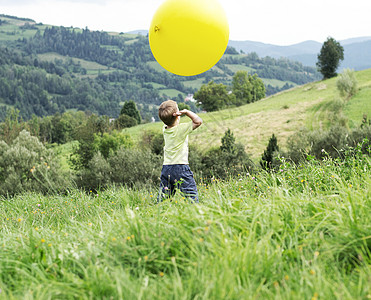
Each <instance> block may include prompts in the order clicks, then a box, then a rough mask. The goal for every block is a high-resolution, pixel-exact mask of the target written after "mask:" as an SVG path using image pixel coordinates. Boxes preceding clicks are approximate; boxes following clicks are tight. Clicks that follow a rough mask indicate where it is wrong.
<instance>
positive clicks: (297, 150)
mask: <svg viewBox="0 0 371 300" xmlns="http://www.w3.org/2000/svg"><path fill="white" fill-rule="evenodd" d="M364 139H366V140H367V141H366V142H364ZM368 141H371V126H363V127H360V128H355V129H353V130H351V131H349V130H347V129H346V127H344V126H340V125H335V126H333V127H331V128H330V129H329V130H327V131H321V130H317V131H313V132H309V131H307V130H301V131H299V132H297V133H296V134H294V135H293V136H291V137H290V138H289V140H288V143H287V145H288V149H289V150H288V152H287V153H285V155H284V156H286V157H288V158H290V159H291V160H292V161H293V162H295V163H299V162H301V161H303V160H305V159H306V158H307V156H308V155H311V156H313V157H315V158H317V159H323V158H324V156H330V157H331V158H343V157H344V154H343V153H344V150H346V149H348V148H349V147H356V146H357V145H358V144H362V152H363V153H364V154H369V152H368V147H369V145H370V142H368Z"/></svg>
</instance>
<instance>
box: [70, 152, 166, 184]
mask: <svg viewBox="0 0 371 300" xmlns="http://www.w3.org/2000/svg"><path fill="white" fill-rule="evenodd" d="M161 166H162V157H161V156H158V155H154V154H153V153H151V152H150V151H149V150H144V151H142V150H139V149H127V148H125V147H121V148H120V149H119V150H118V151H117V152H116V153H112V154H111V155H110V156H109V157H108V158H107V159H106V158H104V156H103V155H102V154H101V153H100V152H98V153H96V154H95V155H94V157H93V158H92V159H91V160H90V161H89V163H88V166H87V167H86V168H84V169H83V170H80V171H79V172H78V174H77V178H76V182H77V185H78V186H79V187H80V188H84V189H86V190H97V189H100V188H106V187H108V186H110V185H127V186H130V187H133V186H154V185H158V184H159V176H160V173H161Z"/></svg>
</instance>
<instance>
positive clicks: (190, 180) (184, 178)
mask: <svg viewBox="0 0 371 300" xmlns="http://www.w3.org/2000/svg"><path fill="white" fill-rule="evenodd" d="M180 180H181V182H182V183H181V185H180V190H181V191H182V193H184V195H185V196H186V197H190V198H192V199H193V202H194V203H199V201H198V191H197V186H196V182H195V179H194V177H193V173H192V171H191V169H190V167H189V165H182V167H181V178H180Z"/></svg>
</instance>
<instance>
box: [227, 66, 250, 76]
mask: <svg viewBox="0 0 371 300" xmlns="http://www.w3.org/2000/svg"><path fill="white" fill-rule="evenodd" d="M226 66H227V67H228V69H230V70H231V71H232V72H234V73H235V72H237V71H246V72H248V73H250V74H253V73H255V72H256V70H255V69H253V68H250V67H247V66H244V65H231V64H226Z"/></svg>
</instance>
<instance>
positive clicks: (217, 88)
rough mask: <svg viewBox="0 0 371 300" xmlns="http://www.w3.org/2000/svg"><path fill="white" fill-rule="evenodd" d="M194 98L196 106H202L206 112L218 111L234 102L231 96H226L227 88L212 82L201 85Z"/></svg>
mask: <svg viewBox="0 0 371 300" xmlns="http://www.w3.org/2000/svg"><path fill="white" fill-rule="evenodd" d="M194 98H195V99H196V100H197V105H199V106H202V108H203V109H204V110H206V111H216V110H220V109H223V108H225V107H227V106H228V104H234V102H235V101H234V99H233V95H229V94H228V91H227V87H226V86H225V85H224V84H222V83H219V84H216V83H215V82H214V81H210V82H209V83H208V84H207V85H205V84H204V85H202V86H201V88H200V89H199V90H198V91H197V92H196V93H195V94H194Z"/></svg>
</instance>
